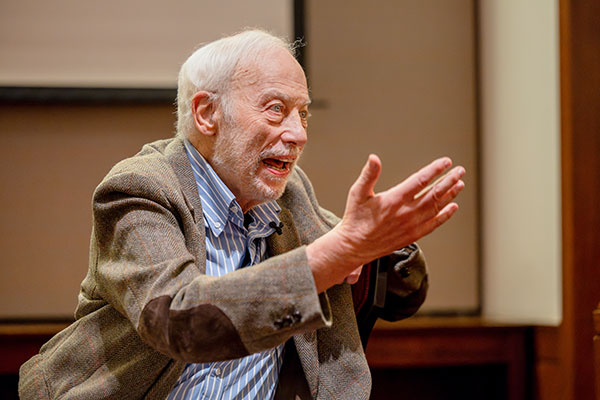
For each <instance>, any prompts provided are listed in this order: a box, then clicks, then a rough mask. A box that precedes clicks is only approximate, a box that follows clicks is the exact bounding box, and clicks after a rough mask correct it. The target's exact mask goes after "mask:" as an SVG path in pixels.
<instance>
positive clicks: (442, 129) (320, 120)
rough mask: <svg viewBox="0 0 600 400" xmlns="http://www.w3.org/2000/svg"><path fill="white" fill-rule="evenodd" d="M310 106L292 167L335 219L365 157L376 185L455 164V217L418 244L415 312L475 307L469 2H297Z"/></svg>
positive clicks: (473, 123) (473, 111) (474, 174)
mask: <svg viewBox="0 0 600 400" xmlns="http://www.w3.org/2000/svg"><path fill="white" fill-rule="evenodd" d="M307 3H308V18H307V21H308V27H307V38H308V42H309V45H308V70H309V75H310V76H309V78H310V86H311V90H312V97H313V99H314V100H315V107H313V110H311V113H312V115H313V116H312V118H311V120H310V128H309V144H308V147H307V150H306V154H305V156H303V160H302V166H303V167H304V168H305V169H306V170H307V172H308V173H309V175H310V176H311V179H312V180H313V183H314V185H315V189H316V191H317V195H318V196H319V199H320V201H321V203H322V204H323V205H324V206H325V207H327V208H330V209H332V210H334V211H335V212H337V213H339V214H341V213H342V212H343V209H344V203H345V198H346V193H347V191H348V189H349V187H350V185H351V184H352V182H353V181H354V179H355V178H356V177H357V176H358V173H359V172H360V170H361V168H362V165H363V164H364V163H365V161H366V159H367V156H368V154H369V153H371V152H373V153H376V154H378V155H379V156H380V157H381V159H382V161H383V174H382V176H381V179H380V182H379V184H378V189H379V190H383V189H387V188H388V187H390V186H392V185H394V184H396V183H398V182H399V181H401V180H402V179H404V178H405V177H407V176H408V175H409V174H410V173H412V172H413V171H414V170H416V169H417V168H419V167H421V166H423V165H424V164H426V163H428V162H429V161H431V160H433V159H434V158H436V157H439V156H442V155H448V156H451V157H452V158H453V159H454V161H455V163H457V164H462V165H463V166H465V167H466V169H467V171H468V173H467V175H466V177H465V182H466V189H465V190H464V191H463V193H462V194H461V195H460V198H459V204H460V207H461V209H460V210H459V213H458V214H457V215H456V216H455V217H454V218H453V220H452V221H450V222H449V223H448V224H447V225H446V226H444V227H442V228H441V229H439V230H438V231H437V232H435V233H434V234H433V235H431V236H429V237H427V238H424V239H423V240H421V241H420V243H421V245H422V247H423V248H424V249H425V251H426V256H427V260H428V262H429V266H430V272H431V290H430V294H429V297H428V299H427V301H426V303H425V306H424V310H429V311H444V312H453V311H459V312H465V311H473V310H476V309H477V308H478V307H479V300H478V271H479V265H478V256H477V252H478V233H477V213H478V210H477V190H478V188H477V175H478V170H477V149H476V144H477V140H476V98H475V93H476V91H475V55H474V47H475V36H474V35H475V33H474V9H473V7H474V6H473V2H472V1H470V0H451V1H436V0H387V1H376V2H368V3H367V2H361V1H342V0H337V1H327V2H323V1H308V2H307Z"/></svg>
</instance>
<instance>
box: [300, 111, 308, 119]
mask: <svg viewBox="0 0 600 400" xmlns="http://www.w3.org/2000/svg"><path fill="white" fill-rule="evenodd" d="M299 114H300V118H302V119H307V118H308V115H309V114H308V111H306V110H301V111H300V112H299Z"/></svg>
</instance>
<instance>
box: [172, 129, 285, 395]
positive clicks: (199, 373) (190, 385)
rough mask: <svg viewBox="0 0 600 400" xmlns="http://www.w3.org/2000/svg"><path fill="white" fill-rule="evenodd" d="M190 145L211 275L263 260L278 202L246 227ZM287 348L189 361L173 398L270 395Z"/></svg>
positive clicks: (257, 212)
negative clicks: (222, 359)
mask: <svg viewBox="0 0 600 400" xmlns="http://www.w3.org/2000/svg"><path fill="white" fill-rule="evenodd" d="M185 148H186V150H187V154H188V158H189V159H190V163H191V166H192V170H193V172H194V177H195V178H196V183H197V185H198V192H199V194H200V200H201V202H202V211H203V213H204V226H205V229H206V274H207V275H212V276H221V275H225V274H227V273H229V272H232V271H235V270H236V269H238V268H242V267H245V266H250V265H254V264H257V263H259V262H261V261H262V260H264V259H265V258H266V250H267V245H266V241H265V238H266V237H267V236H269V235H271V234H272V233H273V232H274V229H273V228H271V227H270V226H269V222H271V221H273V222H275V223H276V224H279V217H278V213H279V211H280V208H279V206H278V205H277V203H276V202H275V201H271V202H268V203H264V204H261V205H258V206H256V207H253V208H252V209H251V210H249V211H248V212H247V215H249V216H250V217H252V218H251V222H249V225H247V226H248V227H247V228H246V227H245V226H244V214H243V213H242V209H241V207H240V206H239V204H238V203H237V201H236V200H235V197H234V196H233V194H232V193H231V191H230V190H229V189H228V188H227V186H225V184H224V183H223V181H221V179H220V178H219V177H218V176H217V174H216V173H215V171H214V170H213V169H212V168H211V166H210V165H209V164H208V162H206V160H205V159H204V158H203V157H202V156H201V155H200V153H198V151H197V150H196V149H195V148H194V147H193V146H192V145H191V144H190V143H189V142H188V141H187V140H186V141H185ZM246 218H247V224H248V217H246ZM223 346H227V343H223ZM283 347H284V345H280V346H278V347H276V348H274V349H270V350H267V351H265V352H262V353H256V354H251V355H249V356H247V357H243V358H239V359H236V360H229V361H219V362H210V363H203V364H187V366H186V367H185V369H184V371H183V374H182V375H181V377H180V378H179V380H178V381H177V383H176V385H175V387H174V388H173V390H172V391H171V393H170V394H169V397H168V399H169V400H178V399H270V398H272V397H273V395H274V394H275V389H276V388H277V382H278V377H279V369H280V367H281V363H282V361H283Z"/></svg>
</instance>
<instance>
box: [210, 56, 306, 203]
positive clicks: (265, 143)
mask: <svg viewBox="0 0 600 400" xmlns="http://www.w3.org/2000/svg"><path fill="white" fill-rule="evenodd" d="M228 96H229V99H230V101H231V107H230V110H231V114H232V115H229V116H225V118H224V119H223V120H222V121H221V123H220V125H219V129H218V132H217V137H216V142H215V148H214V153H213V155H212V160H210V162H211V164H212V167H213V168H214V169H215V170H216V172H217V174H218V175H219V177H220V178H221V179H222V180H223V182H225V184H226V185H227V187H228V188H229V189H230V190H231V191H232V192H233V194H234V195H235V197H236V200H237V201H238V203H239V204H240V206H241V207H242V210H243V211H244V212H246V211H247V210H248V209H250V208H252V207H254V206H255V205H257V204H260V203H264V202H266V201H270V200H275V199H278V198H279V197H280V196H281V195H282V194H283V191H284V189H285V185H286V183H287V180H288V177H289V175H290V173H291V171H292V169H293V167H294V165H295V164H296V162H297V160H298V157H299V156H300V153H301V152H302V149H303V147H304V144H305V143H306V140H307V137H306V127H307V118H308V104H309V102H310V100H309V97H308V89H307V85H306V78H305V77H304V72H303V71H302V68H301V67H300V65H299V64H298V63H297V62H296V60H294V58H293V57H292V56H291V55H290V54H289V53H288V52H287V51H285V50H283V49H274V50H269V51H267V52H265V53H264V54H263V55H262V56H261V57H258V61H255V62H248V63H245V64H242V65H240V66H238V69H237V72H236V76H235V77H234V79H233V82H232V85H231V89H230V91H229V93H228Z"/></svg>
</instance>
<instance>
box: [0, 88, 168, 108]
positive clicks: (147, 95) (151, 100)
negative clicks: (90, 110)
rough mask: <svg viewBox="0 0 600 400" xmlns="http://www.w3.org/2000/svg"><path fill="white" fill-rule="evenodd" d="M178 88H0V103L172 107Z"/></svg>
mask: <svg viewBox="0 0 600 400" xmlns="http://www.w3.org/2000/svg"><path fill="white" fill-rule="evenodd" d="M176 96H177V89H153V88H94V87H24V86H1V87H0V104H4V105H6V104H63V105H90V104H93V105H101V104H174V103H175V99H176Z"/></svg>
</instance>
